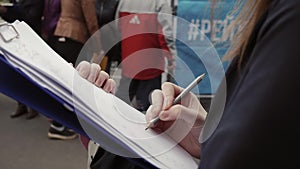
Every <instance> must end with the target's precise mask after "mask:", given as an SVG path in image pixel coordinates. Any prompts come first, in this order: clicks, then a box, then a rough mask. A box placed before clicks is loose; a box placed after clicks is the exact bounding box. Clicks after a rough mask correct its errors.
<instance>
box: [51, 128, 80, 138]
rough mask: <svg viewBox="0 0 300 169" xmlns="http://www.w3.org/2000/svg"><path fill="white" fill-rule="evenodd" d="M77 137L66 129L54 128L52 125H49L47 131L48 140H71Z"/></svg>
mask: <svg viewBox="0 0 300 169" xmlns="http://www.w3.org/2000/svg"><path fill="white" fill-rule="evenodd" d="M76 137H77V134H76V133H75V132H74V131H72V130H69V129H67V128H66V127H64V126H62V127H56V126H54V125H52V124H51V125H50V129H49V131H48V138H50V139H58V140H72V139H75V138H76Z"/></svg>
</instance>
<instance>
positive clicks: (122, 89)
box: [116, 75, 135, 105]
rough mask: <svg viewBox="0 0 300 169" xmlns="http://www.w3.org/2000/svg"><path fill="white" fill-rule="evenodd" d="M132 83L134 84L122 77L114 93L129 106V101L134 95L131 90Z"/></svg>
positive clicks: (131, 80)
mask: <svg viewBox="0 0 300 169" xmlns="http://www.w3.org/2000/svg"><path fill="white" fill-rule="evenodd" d="M132 83H134V80H133V79H130V78H127V77H125V76H123V75H122V77H121V79H120V83H119V86H118V89H117V92H116V96H117V97H118V98H120V99H121V100H123V101H124V102H126V103H127V104H129V105H131V101H132V99H133V96H134V95H135V91H134V90H133V89H132Z"/></svg>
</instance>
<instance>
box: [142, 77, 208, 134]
mask: <svg viewBox="0 0 300 169" xmlns="http://www.w3.org/2000/svg"><path fill="white" fill-rule="evenodd" d="M204 76H205V73H203V74H202V75H200V76H198V77H197V78H196V79H195V80H194V81H193V82H192V83H190V84H189V85H188V86H187V87H186V88H185V89H184V90H183V91H182V92H181V93H180V94H179V95H178V96H177V97H176V98H175V99H174V101H173V105H175V104H178V103H179V102H180V101H181V99H182V98H183V97H184V96H186V95H187V94H188V93H189V92H190V91H191V90H192V89H193V88H194V87H195V86H196V85H197V84H199V83H200V82H201V81H202V79H203V78H204ZM159 120H160V116H157V117H155V118H154V119H152V120H151V121H150V122H149V123H148V124H147V127H146V128H145V130H147V129H148V128H150V127H153V126H154V125H155V124H156V123H157V122H158V121H159Z"/></svg>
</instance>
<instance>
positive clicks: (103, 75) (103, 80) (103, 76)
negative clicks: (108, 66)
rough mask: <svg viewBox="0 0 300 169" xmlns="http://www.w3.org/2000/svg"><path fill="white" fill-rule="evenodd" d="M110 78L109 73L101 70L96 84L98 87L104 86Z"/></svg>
mask: <svg viewBox="0 0 300 169" xmlns="http://www.w3.org/2000/svg"><path fill="white" fill-rule="evenodd" d="M108 79H109V75H108V73H106V72H104V71H100V72H99V73H98V75H97V79H96V81H95V85H96V86H97V87H103V86H104V84H105V83H106V81H107V80H108Z"/></svg>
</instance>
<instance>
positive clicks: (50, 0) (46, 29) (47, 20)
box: [42, 0, 61, 37]
mask: <svg viewBox="0 0 300 169" xmlns="http://www.w3.org/2000/svg"><path fill="white" fill-rule="evenodd" d="M60 13H61V3H60V0H45V6H44V19H43V22H42V35H43V36H44V37H49V36H53V35H54V31H55V28H56V25H57V22H58V19H59V17H60Z"/></svg>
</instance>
